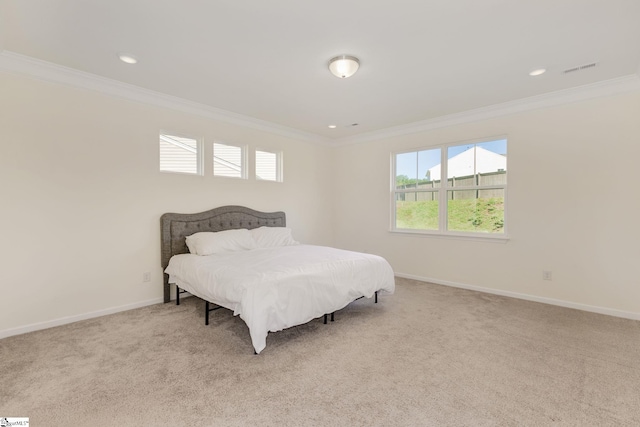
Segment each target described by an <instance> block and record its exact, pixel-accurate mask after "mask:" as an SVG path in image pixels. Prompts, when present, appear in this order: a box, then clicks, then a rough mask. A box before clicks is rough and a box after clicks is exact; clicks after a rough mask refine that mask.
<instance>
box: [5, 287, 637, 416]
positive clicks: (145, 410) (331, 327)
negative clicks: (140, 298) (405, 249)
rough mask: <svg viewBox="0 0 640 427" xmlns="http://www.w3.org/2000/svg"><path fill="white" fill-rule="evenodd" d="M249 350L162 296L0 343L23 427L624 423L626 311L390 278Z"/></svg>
mask: <svg viewBox="0 0 640 427" xmlns="http://www.w3.org/2000/svg"><path fill="white" fill-rule="evenodd" d="M397 285H398V286H397V291H396V294H395V295H392V296H383V297H381V298H380V303H379V304H377V305H374V304H373V301H372V300H359V301H356V302H355V303H353V304H351V305H350V306H348V307H347V308H346V309H344V310H342V311H340V312H338V313H337V314H336V321H335V322H333V323H330V324H328V325H323V324H322V320H321V319H318V320H314V321H312V322H310V323H308V324H306V325H303V326H299V327H296V328H291V329H288V330H285V331H281V332H278V333H271V334H269V337H268V339H267V348H266V349H265V350H264V351H263V352H262V354H260V355H258V356H255V355H253V349H252V347H251V342H250V340H249V334H248V330H247V327H246V325H245V324H244V322H243V321H242V320H241V319H239V318H237V317H233V316H232V315H231V313H230V312H229V311H227V310H219V311H217V312H215V313H214V314H213V317H212V324H211V325H210V326H208V327H206V326H204V322H203V316H204V314H203V312H202V311H203V308H202V306H203V303H202V302H201V301H200V300H198V299H196V298H187V299H185V300H184V301H183V304H182V305H180V306H179V307H177V306H175V305H174V304H160V305H154V306H150V307H145V308H141V309H136V310H132V311H128V312H124V313H118V314H115V315H111V316H105V317H102V318H98V319H92V320H87V321H82V322H78V323H74V324H70V325H66V326H61V327H57V328H52V329H48V330H44V331H38V332H33V333H29V334H25V335H20V336H16V337H10V338H6V339H3V340H0V378H1V381H0V385H1V386H0V417H5V416H13V417H29V418H30V422H31V425H32V426H245V425H259V426H327V425H340V426H449V425H450V426H544V425H562V426H565V425H567V426H638V425H640V322H637V321H631V320H625V319H618V318H614V317H608V316H602V315H598V314H593V313H586V312H581V311H576V310H571V309H566V308H561V307H555V306H549V305H544V304H538V303H533V302H528V301H521V300H516V299H510V298H505V297H499V296H494V295H488V294H482V293H477V292H472V291H466V290H461V289H456V288H449V287H444V286H438V285H432V284H427V283H421V282H417V281H412V280H407V279H397Z"/></svg>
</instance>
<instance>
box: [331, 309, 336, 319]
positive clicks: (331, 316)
mask: <svg viewBox="0 0 640 427" xmlns="http://www.w3.org/2000/svg"><path fill="white" fill-rule="evenodd" d="M335 313H336V312H335V311H334V312H333V313H331V321H332V322H333V315H334V314H335Z"/></svg>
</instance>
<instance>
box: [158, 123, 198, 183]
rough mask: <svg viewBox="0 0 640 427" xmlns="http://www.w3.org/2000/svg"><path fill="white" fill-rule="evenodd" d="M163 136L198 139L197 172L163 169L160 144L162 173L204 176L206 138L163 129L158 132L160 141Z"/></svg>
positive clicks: (159, 168)
mask: <svg viewBox="0 0 640 427" xmlns="http://www.w3.org/2000/svg"><path fill="white" fill-rule="evenodd" d="M163 136H164V137H166V138H170V137H177V138H185V139H191V140H194V141H196V172H195V173H192V172H181V171H172V170H163V169H161V163H162V152H161V150H160V146H159V145H158V170H159V171H160V172H161V173H171V174H178V175H187V176H204V138H202V137H194V136H191V135H187V134H183V133H180V132H170V131H164V130H162V129H161V130H160V132H159V133H158V143H159V142H160V140H161V139H162V137H163ZM176 142H180V141H176Z"/></svg>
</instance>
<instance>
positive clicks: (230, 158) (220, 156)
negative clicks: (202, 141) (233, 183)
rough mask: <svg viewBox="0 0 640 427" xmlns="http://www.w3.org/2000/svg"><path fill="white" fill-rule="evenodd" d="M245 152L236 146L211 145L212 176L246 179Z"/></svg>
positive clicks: (217, 143)
mask: <svg viewBox="0 0 640 427" xmlns="http://www.w3.org/2000/svg"><path fill="white" fill-rule="evenodd" d="M245 164H246V150H245V148H244V147H240V146H236V145H228V144H222V143H219V142H214V143H213V175H214V176H224V177H227V178H246V177H247V173H246V167H245Z"/></svg>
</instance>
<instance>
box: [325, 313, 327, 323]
mask: <svg viewBox="0 0 640 427" xmlns="http://www.w3.org/2000/svg"><path fill="white" fill-rule="evenodd" d="M324 324H325V325H326V324H327V315H326V314H325V315H324Z"/></svg>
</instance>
